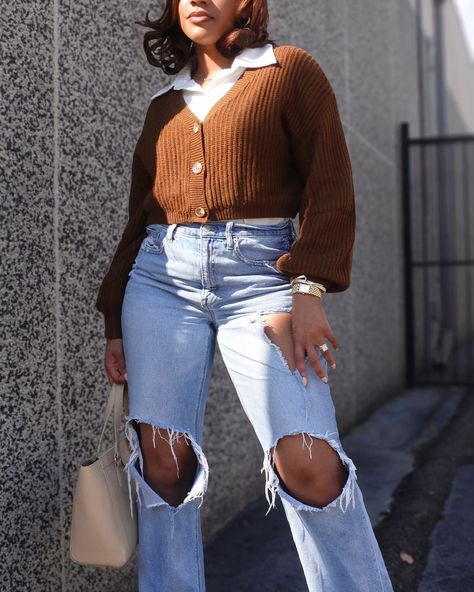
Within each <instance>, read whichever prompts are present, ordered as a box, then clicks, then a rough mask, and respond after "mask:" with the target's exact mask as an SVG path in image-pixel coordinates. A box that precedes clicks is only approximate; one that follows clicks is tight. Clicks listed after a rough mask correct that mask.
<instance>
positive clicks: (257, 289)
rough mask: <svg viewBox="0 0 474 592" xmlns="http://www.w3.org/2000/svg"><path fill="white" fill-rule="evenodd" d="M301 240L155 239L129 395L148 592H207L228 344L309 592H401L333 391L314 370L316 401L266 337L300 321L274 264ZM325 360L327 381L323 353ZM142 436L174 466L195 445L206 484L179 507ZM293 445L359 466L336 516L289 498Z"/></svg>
mask: <svg viewBox="0 0 474 592" xmlns="http://www.w3.org/2000/svg"><path fill="white" fill-rule="evenodd" d="M295 239H296V235H295V229H294V226H293V222H292V220H291V219H290V220H288V221H287V222H283V223H281V222H280V223H276V224H269V225H252V224H246V223H236V222H235V221H233V220H231V221H220V222H216V221H212V222H207V223H205V224H200V223H188V224H150V225H148V226H147V236H146V237H145V239H144V240H143V242H142V244H141V246H140V250H139V252H138V255H137V257H136V259H135V262H134V264H133V266H132V269H131V271H130V273H129V280H128V283H127V287H126V291H125V297H124V301H123V307H122V331H123V345H124V354H125V363H126V368H127V376H128V392H129V408H128V413H127V416H126V418H125V420H126V421H125V430H126V435H127V438H128V441H129V442H130V445H131V456H130V460H129V462H128V463H127V465H126V470H127V472H128V478H129V494H130V496H131V497H130V500H131V501H132V496H134V497H135V498H136V500H137V510H138V536H139V547H138V579H139V591H140V592H198V591H200V592H202V591H204V590H205V581H204V569H203V567H204V566H203V548H202V536H201V527H200V505H201V503H202V501H203V496H204V493H205V491H206V488H207V483H208V474H209V467H208V463H207V459H206V456H205V454H204V452H203V449H202V435H203V428H204V410H205V405H206V397H207V392H208V386H209V380H210V374H211V367H212V360H213V357H214V351H215V343H216V339H217V343H218V345H219V349H220V352H221V354H222V358H223V360H224V362H225V365H226V367H227V369H228V371H229V374H230V377H231V379H232V382H233V384H234V386H235V390H236V392H237V395H238V397H239V399H240V402H241V403H242V406H243V409H244V411H245V413H246V415H247V417H248V418H249V420H250V422H251V423H252V426H253V428H254V430H255V433H256V435H257V437H258V439H259V441H260V444H261V446H262V450H263V462H262V472H263V471H265V476H266V486H265V493H266V498H267V500H268V502H269V508H268V510H270V509H271V508H272V507H274V506H275V496H276V494H278V495H279V497H280V499H281V502H282V505H283V508H284V511H285V514H286V517H287V519H288V522H289V525H290V528H291V532H292V536H293V538H294V541H295V544H296V548H297V551H298V555H299V558H300V560H301V563H302V566H303V570H304V574H305V577H306V581H307V585H308V589H309V590H310V592H322V591H324V592H387V591H392V590H393V589H392V586H391V584H390V580H389V577H388V574H387V570H386V567H385V564H384V561H383V558H382V555H381V552H380V549H379V546H378V544H377V540H376V538H375V536H374V532H373V529H372V526H371V523H370V520H369V517H368V515H367V511H366V509H365V505H364V500H363V497H362V493H361V490H360V488H359V486H358V484H357V482H356V478H357V477H356V467H355V465H354V463H353V461H352V460H351V459H350V458H349V457H348V456H347V455H346V454H345V452H344V450H343V448H342V446H341V442H340V440H339V433H338V428H337V423H336V416H335V409H334V405H333V401H332V398H331V393H330V387H329V384H327V383H324V382H323V381H322V380H321V379H320V378H319V376H318V375H317V374H316V373H315V371H314V369H313V367H312V366H311V364H309V362H308V359H307V357H306V366H307V372H308V384H307V386H306V387H305V386H304V383H303V381H302V378H301V374H300V373H299V371H298V370H297V369H295V370H294V371H291V370H290V368H289V366H288V364H287V362H286V359H285V357H284V355H283V353H282V351H281V350H280V348H279V347H278V346H277V345H276V344H275V343H274V342H273V341H272V340H271V339H270V338H269V337H268V334H267V332H266V331H264V327H265V322H264V315H265V314H266V313H275V312H282V311H283V312H291V307H292V295H291V285H290V283H289V277H288V275H286V274H284V273H282V272H280V271H278V270H277V269H276V266H275V262H276V260H277V259H278V257H280V256H281V255H282V254H283V253H285V252H287V251H288V250H289V249H290V247H291V245H292V244H293V242H294V241H295ZM305 298H309V296H305ZM318 356H319V360H320V361H321V364H323V367H324V369H325V371H326V374H327V370H328V368H327V367H328V363H327V361H326V359H325V358H324V356H323V355H322V353H321V352H320V351H319V350H318ZM139 422H144V423H148V424H151V425H152V426H153V428H152V432H153V436H155V435H156V437H161V438H163V437H164V438H165V440H168V441H169V445H170V447H171V451H172V452H173V444H174V443H175V442H176V441H177V438H180V437H183V436H185V438H186V440H187V441H188V443H189V444H190V445H192V448H193V450H194V452H195V454H196V458H197V470H196V473H195V476H194V481H193V485H192V487H191V488H190V490H189V492H188V493H187V496H186V497H185V499H184V500H183V502H182V503H181V504H179V505H178V506H174V505H171V504H168V503H167V502H166V501H165V500H164V499H163V498H162V497H161V496H160V495H159V494H158V493H157V492H156V491H155V489H153V488H152V487H151V486H150V485H149V484H148V483H147V481H146V480H145V479H144V477H143V474H144V473H143V464H144V457H143V454H142V451H141V447H140V439H139V437H138V423H139ZM156 428H162V429H161V430H160V432H158V431H157V429H156ZM163 434H167V437H165V436H163ZM290 434H301V439H302V447H303V450H304V451H305V452H306V453H307V454H309V455H311V454H312V444H313V439H314V438H320V439H323V440H325V441H326V442H327V443H328V444H329V445H330V446H331V447H333V449H334V450H336V451H337V453H338V455H339V457H340V459H341V461H342V462H343V464H344V465H345V466H346V468H347V470H348V476H347V480H346V483H345V485H344V487H343V490H342V492H341V493H340V495H338V496H337V498H335V499H334V500H333V501H331V502H330V503H328V504H327V505H326V506H322V507H320V506H311V505H308V504H306V503H303V502H302V501H299V500H298V499H296V498H295V497H293V496H292V495H290V493H288V488H286V487H282V485H281V484H280V482H279V476H278V473H277V471H276V470H275V466H274V464H273V463H274V461H273V457H272V455H271V453H270V449H271V448H272V447H274V446H276V445H277V443H278V440H279V439H280V438H282V437H283V436H285V435H290ZM174 457H175V461H177V458H176V455H174ZM176 465H177V466H176V470H177V472H178V471H179V463H178V462H176ZM178 474H179V473H178ZM132 482H133V483H134V487H132V486H131V483H132ZM131 509H133V508H132V504H131ZM267 513H268V512H267Z"/></svg>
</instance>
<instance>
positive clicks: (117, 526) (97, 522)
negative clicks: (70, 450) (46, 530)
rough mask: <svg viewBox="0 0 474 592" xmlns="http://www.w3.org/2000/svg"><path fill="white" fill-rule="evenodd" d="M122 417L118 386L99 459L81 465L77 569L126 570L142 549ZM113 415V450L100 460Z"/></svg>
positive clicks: (74, 548)
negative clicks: (126, 468)
mask: <svg viewBox="0 0 474 592" xmlns="http://www.w3.org/2000/svg"><path fill="white" fill-rule="evenodd" d="M123 411H124V385H123V384H115V383H114V384H112V386H111V388H110V393H109V398H108V400H107V406H106V410H105V421H104V427H103V428H102V434H101V436H100V439H99V445H98V446H97V454H96V455H94V456H91V457H90V458H88V459H87V460H85V461H84V462H82V463H81V466H80V467H79V472H78V479H77V481H76V487H75V489H74V496H73V506H72V519H71V532H70V534H71V538H70V546H69V547H70V548H69V550H70V556H71V559H72V560H73V561H74V562H75V563H80V564H82V565H95V566H101V567H102V566H108V567H122V566H123V565H125V564H126V563H127V561H128V560H129V559H130V557H131V555H132V554H133V552H134V550H135V547H136V545H137V518H136V516H137V512H136V500H135V499H132V500H129V495H128V481H127V474H126V472H125V471H124V465H125V464H126V463H127V462H128V460H129V458H130V448H129V444H128V442H127V439H126V438H125V436H122V437H119V427H120V422H121V420H122V413H123ZM110 415H112V418H113V428H114V445H113V446H112V447H111V448H109V449H108V450H107V451H106V452H104V453H103V454H101V452H100V448H101V444H102V439H103V437H104V432H105V428H106V426H107V422H108V420H109V417H110ZM130 504H131V505H130ZM132 510H133V515H132Z"/></svg>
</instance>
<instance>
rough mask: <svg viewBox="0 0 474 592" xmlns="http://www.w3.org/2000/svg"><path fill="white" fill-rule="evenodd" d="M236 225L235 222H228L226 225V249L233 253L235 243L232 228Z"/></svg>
mask: <svg viewBox="0 0 474 592" xmlns="http://www.w3.org/2000/svg"><path fill="white" fill-rule="evenodd" d="M233 225H234V221H233V220H228V221H227V222H226V223H225V236H226V248H227V250H228V251H231V250H232V249H233V248H234V241H233V239H232V227H233Z"/></svg>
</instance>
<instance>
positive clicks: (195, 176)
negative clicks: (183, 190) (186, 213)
mask: <svg viewBox="0 0 474 592" xmlns="http://www.w3.org/2000/svg"><path fill="white" fill-rule="evenodd" d="M190 143H191V150H190V160H191V162H190V176H189V185H188V186H189V198H190V212H191V215H192V216H193V217H197V218H199V221H200V222H205V221H206V220H207V216H208V214H209V209H208V207H207V203H206V198H205V182H204V181H205V176H204V173H205V167H206V163H205V158H204V145H203V138H202V125H201V122H198V121H195V122H193V124H192V126H191V139H190Z"/></svg>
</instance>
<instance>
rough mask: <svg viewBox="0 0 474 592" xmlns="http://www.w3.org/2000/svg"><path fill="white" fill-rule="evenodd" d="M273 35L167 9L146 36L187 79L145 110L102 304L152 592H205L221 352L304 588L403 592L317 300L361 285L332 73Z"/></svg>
mask: <svg viewBox="0 0 474 592" xmlns="http://www.w3.org/2000/svg"><path fill="white" fill-rule="evenodd" d="M267 21H268V11H267V4H266V1H265V0H253V1H252V0H168V1H167V3H166V7H165V10H164V13H163V15H162V17H161V18H160V19H158V20H157V21H154V22H153V21H150V20H149V19H148V15H147V18H146V20H145V22H143V23H140V24H143V25H145V26H147V27H149V28H151V29H152V30H151V31H149V32H147V33H146V34H145V51H146V54H147V57H148V61H149V62H150V63H151V64H152V65H154V66H157V67H159V68H161V69H163V70H164V71H165V72H166V73H168V74H176V73H177V76H176V78H175V79H174V81H173V82H172V83H171V84H169V85H167V86H165V87H164V88H162V89H160V90H159V91H158V92H157V93H156V94H155V95H154V96H153V97H152V100H151V103H150V105H149V107H148V111H147V114H146V117H145V123H144V126H143V129H142V132H141V135H140V137H139V139H138V142H137V145H136V148H135V151H134V155H133V164H132V181H131V190H130V201H129V219H128V223H127V225H126V228H125V230H124V232H123V236H122V239H121V241H120V243H119V245H118V247H117V250H116V252H115V255H114V257H113V260H112V263H111V266H110V269H109V271H108V273H107V275H106V277H105V278H104V280H103V282H102V285H101V288H100V291H99V294H98V297H97V303H96V306H97V308H98V310H100V311H101V312H102V313H103V314H104V317H105V336H106V338H107V347H106V354H105V367H106V370H107V373H108V377H109V380H110V382H118V383H122V382H124V381H125V380H127V383H128V392H129V409H128V414H127V416H126V424H125V428H126V434H127V437H128V440H129V442H130V445H131V456H130V461H129V462H128V463H127V467H126V469H127V471H128V476H129V485H130V480H131V478H133V481H134V483H135V492H134V495H136V497H137V501H138V513H139V516H138V519H139V522H138V528H139V574H138V576H139V589H140V592H158V591H160V592H161V591H163V592H184V591H198V590H199V591H202V590H204V589H205V582H204V569H203V549H202V538H201V530H200V510H199V508H200V504H201V502H202V498H203V495H204V493H205V491H206V488H207V481H208V472H209V469H208V465H207V460H206V457H205V455H204V453H203V450H202V448H201V443H202V433H203V423H204V409H205V400H206V395H207V390H208V385H209V379H210V373H211V366H212V360H213V355H214V351H215V343H216V340H217V343H218V345H219V348H220V351H221V353H222V357H223V360H224V362H225V364H226V366H227V368H228V370H229V374H230V376H231V378H232V381H233V383H234V385H235V388H236V391H237V394H238V396H239V398H240V401H241V403H242V405H243V408H244V410H245V412H246V414H247V416H248V418H249V420H250V421H251V422H252V425H253V427H254V429H255V432H256V434H257V437H258V438H259V441H260V443H261V445H262V449H263V451H264V460H263V468H262V471H263V470H264V471H265V474H266V495H267V499H268V501H269V504H270V507H269V510H270V508H272V507H274V505H275V496H276V494H277V493H278V494H279V497H280V498H281V501H282V505H283V507H284V510H285V513H286V516H287V518H288V522H289V525H290V527H291V531H292V535H293V537H294V541H295V543H296V547H297V550H298V554H299V557H300V559H301V563H302V566H303V569H304V573H305V577H306V581H307V584H308V588H309V590H310V591H311V592H316V591H321V590H324V591H326V592H327V591H334V592H349V591H350V592H356V591H362V590H363V591H364V592H371V591H373V592H381V591H388V590H392V587H391V584H390V580H389V578H388V575H387V571H386V568H385V565H384V562H383V559H382V556H381V553H380V549H379V547H378V545H377V541H376V539H375V536H374V534H373V530H372V527H371V524H370V522H369V518H368V516H367V512H366V509H365V506H364V501H363V498H362V494H361V491H360V489H359V487H358V485H357V483H356V474H355V473H356V467H355V466H354V463H353V462H352V460H351V459H350V458H349V457H348V456H347V455H346V454H345V452H344V450H343V448H342V446H341V443H340V440H339V434H338V429H337V423H336V417H335V410H334V405H333V402H332V399H331V394H330V389H329V385H328V376H327V371H328V366H331V367H332V368H335V361H334V357H333V355H332V353H331V351H330V350H329V349H328V347H327V344H326V343H325V339H327V340H329V341H330V343H331V344H332V346H333V347H334V348H335V349H336V350H337V349H339V348H338V340H337V339H336V337H335V335H334V333H333V332H332V330H331V328H330V326H329V323H328V321H327V318H326V315H325V312H324V309H323V305H322V301H321V297H322V296H323V294H325V292H338V291H343V290H345V289H347V287H348V286H349V282H350V271H351V259H352V249H353V243H354V228H355V208H354V190H353V181H352V171H351V164H350V160H349V155H348V150H347V146H346V143H345V138H344V134H343V130H342V125H341V121H340V117H339V112H338V106H337V102H336V97H335V95H334V92H333V90H332V87H331V85H330V83H329V81H328V79H327V78H326V76H325V74H324V72H323V71H322V69H321V67H320V66H319V64H318V63H317V62H316V60H315V59H314V58H313V57H312V56H311V55H310V54H309V53H308V52H306V51H305V50H303V49H301V48H298V47H295V46H291V45H277V44H276V43H274V42H270V41H268V34H267V31H266V25H267ZM297 214H299V222H300V228H299V233H298V236H296V232H295V229H294V226H293V222H292V218H294V217H295V216H296V215H297ZM130 495H132V490H130ZM131 499H132V498H131Z"/></svg>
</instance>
